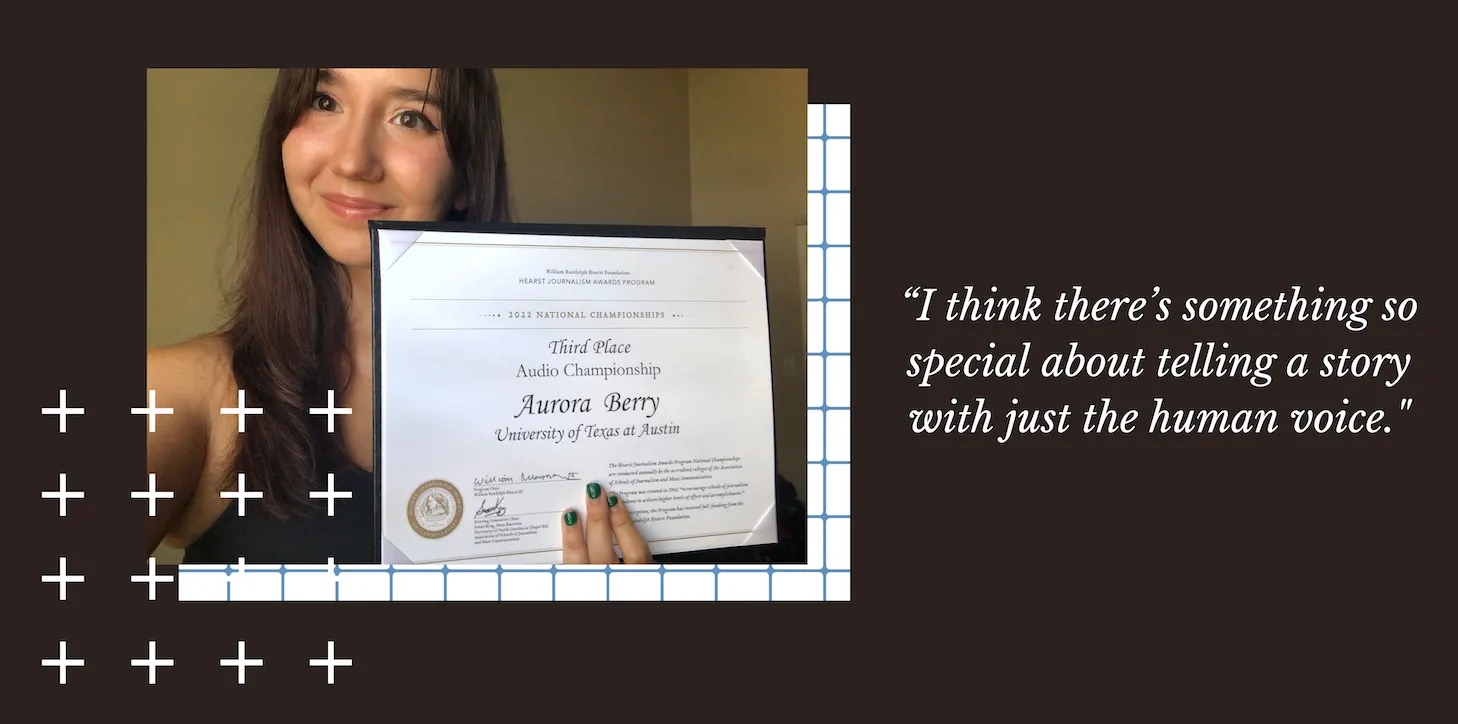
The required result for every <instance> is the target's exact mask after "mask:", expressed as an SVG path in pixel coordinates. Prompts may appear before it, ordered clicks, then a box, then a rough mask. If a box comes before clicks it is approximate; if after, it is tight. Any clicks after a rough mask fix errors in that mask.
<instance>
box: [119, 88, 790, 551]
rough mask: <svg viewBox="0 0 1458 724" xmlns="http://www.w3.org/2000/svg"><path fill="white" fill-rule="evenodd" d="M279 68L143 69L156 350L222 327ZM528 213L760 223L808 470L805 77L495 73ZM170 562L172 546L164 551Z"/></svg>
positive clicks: (562, 219)
mask: <svg viewBox="0 0 1458 724" xmlns="http://www.w3.org/2000/svg"><path fill="white" fill-rule="evenodd" d="M274 73H275V72H274V71H273V70H251V69H198V70H191V69H178V70H174V69H165V70H163V69H156V70H151V71H149V73H148V77H147V113H148V120H147V272H148V279H147V302H148V310H147V344H148V346H158V345H164V344H170V343H173V342H178V341H181V340H184V339H187V338H189V337H192V336H195V335H198V334H202V333H205V332H208V331H211V330H212V329H214V328H215V327H216V325H217V324H218V323H219V321H220V320H221V289H222V287H223V284H222V283H223V282H224V280H225V279H227V278H228V277H227V275H228V274H229V272H230V271H231V269H232V267H231V263H232V261H233V258H234V252H235V251H236V249H235V248H234V246H233V244H235V243H236V237H235V234H236V233H237V226H236V225H235V222H237V221H240V220H241V218H242V216H241V215H242V213H243V212H244V208H243V204H244V203H245V201H246V191H247V185H246V174H247V172H248V171H249V166H250V162H251V157H252V154H253V151H254V145H255V143H256V136H257V132H258V126H259V123H260V121H261V120H262V116H263V111H264V106H265V104H266V103H267V99H268V93H269V90H270V89H271V87H272V83H273V79H274ZM497 78H498V81H499V83H500V87H501V97H502V116H503V117H502V123H503V126H504V129H505V136H506V148H507V164H508V172H509V177H510V183H511V188H512V195H513V199H512V210H513V213H514V215H515V218H516V220H518V221H527V222H557V223H602V224H617V223H622V224H645V225H652V224H663V225H684V224H695V225H734V226H760V227H765V229H766V234H767V244H766V246H767V250H766V255H767V259H766V264H767V267H768V269H769V273H770V287H771V288H770V305H771V334H772V339H773V341H772V346H773V349H772V352H773V354H774V356H775V372H776V374H777V375H779V377H778V378H777V383H776V395H775V398H776V399H775V407H776V411H777V416H778V417H779V419H781V420H784V421H785V424H783V425H781V426H780V430H779V435H778V442H779V448H780V450H779V459H780V467H781V470H782V472H783V473H784V474H785V476H786V477H788V478H790V480H791V481H792V482H794V483H795V484H796V486H797V487H799V488H800V490H801V491H802V495H803V490H804V482H805V481H804V476H805V464H804V460H805V434H804V427H803V426H802V425H801V424H800V422H801V421H802V420H804V419H805V417H804V412H803V410H802V408H801V407H800V406H801V404H803V401H804V399H805V328H804V322H803V317H802V315H803V313H804V311H805V300H804V296H805V295H804V291H803V282H804V277H805V269H804V266H803V262H801V261H800V259H801V256H800V251H801V250H800V249H799V248H798V247H799V246H800V245H801V244H802V243H803V242H799V241H798V240H797V239H796V234H795V227H796V225H798V224H803V223H805V198H806V197H805V183H806V179H805V172H806V159H805V154H806V146H805V140H804V137H805V106H806V103H807V102H808V101H807V85H806V83H807V74H806V72H805V71H804V70H698V69H694V70H685V69H645V70H638V69H632V70H546V69H542V70H535V69H508V70H498V71H497ZM162 555H163V557H164V558H171V556H172V554H170V553H168V552H165V551H164V552H162Z"/></svg>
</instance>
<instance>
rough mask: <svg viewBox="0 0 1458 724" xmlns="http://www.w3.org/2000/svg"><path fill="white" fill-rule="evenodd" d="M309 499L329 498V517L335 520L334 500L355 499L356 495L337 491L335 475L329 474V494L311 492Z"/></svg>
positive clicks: (317, 491)
mask: <svg viewBox="0 0 1458 724" xmlns="http://www.w3.org/2000/svg"><path fill="white" fill-rule="evenodd" d="M309 497H311V498H328V499H329V517H330V518H333V517H334V499H335V498H353V497H354V493H352V492H350V491H348V490H335V489H334V473H329V492H327V493H326V492H322V491H319V490H310V491H309Z"/></svg>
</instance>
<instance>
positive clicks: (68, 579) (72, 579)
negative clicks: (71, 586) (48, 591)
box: [41, 556, 86, 601]
mask: <svg viewBox="0 0 1458 724" xmlns="http://www.w3.org/2000/svg"><path fill="white" fill-rule="evenodd" d="M85 581H86V576H68V575H66V557H65V556H61V572H60V573H57V574H56V575H54V576H41V583H59V584H61V600H62V601H64V600H66V584H67V583H83V582H85Z"/></svg>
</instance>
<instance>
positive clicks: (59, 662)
mask: <svg viewBox="0 0 1458 724" xmlns="http://www.w3.org/2000/svg"><path fill="white" fill-rule="evenodd" d="M85 665H86V659H68V658H66V642H65V641H62V642H61V654H60V656H57V657H56V658H54V659H41V666H55V667H57V668H59V669H60V670H61V683H62V684H64V683H66V669H67V668H69V667H72V666H85Z"/></svg>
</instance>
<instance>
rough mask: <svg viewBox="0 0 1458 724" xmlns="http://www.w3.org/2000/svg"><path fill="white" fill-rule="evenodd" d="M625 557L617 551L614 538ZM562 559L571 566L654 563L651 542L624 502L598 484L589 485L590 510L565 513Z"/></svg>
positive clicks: (563, 516)
mask: <svg viewBox="0 0 1458 724" xmlns="http://www.w3.org/2000/svg"><path fill="white" fill-rule="evenodd" d="M614 538H616V539H617V541H618V547H619V548H621V549H622V550H623V557H622V559H621V560H619V559H618V554H616V553H614V552H613V539H614ZM562 562H563V563H565V564H568V565H582V564H603V563H607V564H615V563H628V564H638V563H652V562H653V556H652V555H650V554H649V553H648V544H647V543H645V542H643V536H641V535H639V534H638V529H637V528H636V527H635V526H634V525H633V519H632V518H631V517H629V516H628V510H627V508H626V506H625V505H624V504H623V501H622V500H621V499H620V498H618V496H617V495H616V494H614V493H613V492H612V491H610V490H604V489H603V487H602V486H601V485H599V484H597V483H588V484H587V512H586V514H585V515H584V514H579V513H578V511H576V510H568V511H566V512H564V513H563V514H562Z"/></svg>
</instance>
